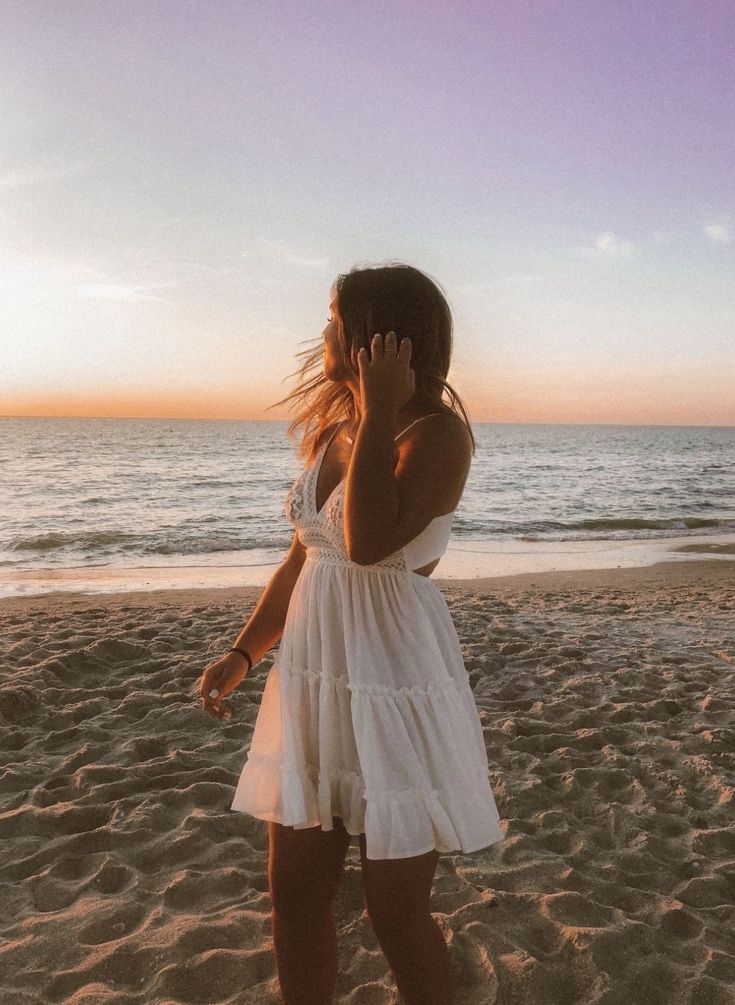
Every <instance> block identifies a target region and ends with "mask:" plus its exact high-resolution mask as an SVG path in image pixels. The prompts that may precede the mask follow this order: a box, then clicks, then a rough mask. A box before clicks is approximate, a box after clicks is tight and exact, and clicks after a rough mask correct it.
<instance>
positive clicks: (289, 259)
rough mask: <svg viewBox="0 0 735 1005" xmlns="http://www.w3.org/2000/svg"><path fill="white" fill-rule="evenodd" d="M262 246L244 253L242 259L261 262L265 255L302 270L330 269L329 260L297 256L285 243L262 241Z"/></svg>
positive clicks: (316, 256) (310, 256)
mask: <svg viewBox="0 0 735 1005" xmlns="http://www.w3.org/2000/svg"><path fill="white" fill-rule="evenodd" d="M262 245H263V249H258V250H255V249H254V250H253V251H250V252H244V253H243V256H242V257H243V258H255V259H258V260H262V258H263V257H264V256H266V255H267V256H268V257H270V258H271V259H275V260H276V261H277V262H285V263H286V264H287V265H298V266H300V267H301V268H303V269H316V270H317V271H319V272H322V271H324V270H325V269H329V268H330V264H329V259H328V258H326V257H325V256H323V255H303V254H299V253H298V252H297V251H296V250H295V249H294V248H292V247H291V246H290V245H289V244H287V243H286V242H285V241H264V242H262Z"/></svg>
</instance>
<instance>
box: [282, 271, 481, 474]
mask: <svg viewBox="0 0 735 1005" xmlns="http://www.w3.org/2000/svg"><path fill="white" fill-rule="evenodd" d="M335 294H336V295H337V306H338V312H337V314H336V316H338V318H339V326H338V327H339V340H340V344H341V346H342V351H343V353H344V355H345V358H346V359H350V358H351V357H350V353H351V351H352V349H353V348H354V349H355V350H356V351H357V350H358V349H360V348H361V347H362V346H367V347H369V345H370V342H371V340H372V337H373V335H374V334H375V333H376V332H381V333H382V334H385V333H386V332H389V331H391V330H393V331H395V333H396V336H397V341H398V343H399V344H400V341H401V338H403V337H404V336H408V337H409V338H410V339H411V366H412V367H413V369H414V371H415V373H416V395H417V396H420V397H421V398H422V399H423V400H424V401H426V403H427V404H428V405H431V406H433V407H435V408H439V409H441V410H442V411H443V410H446V411H450V412H453V413H454V414H455V415H457V416H458V417H459V418H460V419H461V420H462V421H463V422H464V423H465V425H466V426H467V429H468V431H469V434H470V438H471V440H472V453H473V456H474V453H475V438H474V436H473V435H472V427H471V425H470V420H469V418H468V416H467V412H466V410H465V407H464V405H463V404H462V401H461V399H460V397H459V395H458V394H457V392H456V391H455V390H454V388H453V387H452V386H451V385H450V384H449V383H447V380H446V376H447V373H448V372H449V362H450V359H451V355H452V312H451V311H450V309H449V304H448V303H447V300H446V297H445V296H444V293H443V292H442V290H441V289H440V287H439V285H438V283H436V282H435V281H434V280H432V279H430V278H429V277H428V276H427V275H425V273H423V272H421V271H420V270H419V269H415V268H413V266H411V265H406V264H404V263H403V262H391V263H390V264H388V265H379V266H372V267H368V268H358V267H357V266H355V267H354V268H352V269H351V270H350V271H349V272H346V273H341V274H340V275H339V276H338V277H337V279H336V280H335V281H334V283H333V284H332V289H331V295H332V297H334V296H335ZM308 341H312V340H308ZM297 356H302V357H304V361H303V363H302V365H301V367H300V368H299V370H298V371H297V375H298V377H299V384H298V385H297V387H296V388H295V389H294V390H293V391H292V392H291V393H290V394H288V395H287V396H286V397H285V398H281V400H280V401H277V402H275V403H274V404H273V405H270V406H269V408H275V406H276V405H282V404H285V403H286V402H290V401H298V402H299V403H300V407H299V410H298V411H297V413H296V415H295V417H294V419H293V421H292V422H291V425H290V426H289V427H288V436H289V437H290V438H293V437H294V435H295V431H296V429H297V428H298V426H300V425H304V427H305V432H304V435H303V437H302V439H301V443H300V445H299V448H298V451H297V456H298V457H306V462H307V464H308V463H310V462H311V461H312V459H313V458H314V456H315V454H316V452H317V450H318V448H319V443H320V441H321V437H322V434H323V433H324V431H325V430H326V429H327V428H328V427H331V426H332V425H333V424H334V422H336V421H338V420H340V419H348V420H350V421H352V420H354V418H355V417H356V413H357V409H356V407H355V402H354V398H353V396H352V391H351V390H350V388H349V387H348V386H347V385H346V384H343V383H341V382H338V381H333V380H330V379H329V378H328V377H325V375H324V373H323V371H322V362H323V356H324V346H323V343H322V339H321V336H320V337H319V344H318V345H317V346H316V347H315V348H307V349H303V350H302V351H300V352H298V353H297ZM312 369H318V373H317V374H316V375H315V376H313V377H311V378H309V377H308V373H309V371H310V370H312ZM445 391H446V392H447V394H448V395H449V402H445V401H443V395H444V392H445ZM460 413H461V414H460Z"/></svg>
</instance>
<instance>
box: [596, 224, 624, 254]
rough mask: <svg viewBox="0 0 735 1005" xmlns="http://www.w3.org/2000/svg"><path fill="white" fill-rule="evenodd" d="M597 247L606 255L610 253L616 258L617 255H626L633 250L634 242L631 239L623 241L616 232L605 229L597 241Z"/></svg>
mask: <svg viewBox="0 0 735 1005" xmlns="http://www.w3.org/2000/svg"><path fill="white" fill-rule="evenodd" d="M595 249H596V250H597V251H601V252H602V253H603V254H604V255H610V257H612V258H614V257H615V256H617V255H624V254H627V253H628V252H629V251H632V249H633V244H632V243H631V242H630V241H621V240H620V239H619V238H617V237H616V236H615V234H611V233H610V232H609V231H605V233H604V234H600V236H599V237H598V238H597V240H596V241H595Z"/></svg>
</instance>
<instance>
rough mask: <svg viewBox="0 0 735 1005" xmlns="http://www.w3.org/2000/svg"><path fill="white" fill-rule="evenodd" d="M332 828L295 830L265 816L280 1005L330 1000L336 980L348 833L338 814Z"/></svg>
mask: <svg viewBox="0 0 735 1005" xmlns="http://www.w3.org/2000/svg"><path fill="white" fill-rule="evenodd" d="M332 823H333V824H334V829H333V830H331V831H323V830H322V829H321V827H320V826H317V827H305V828H303V829H301V830H296V829H295V828H294V827H287V826H285V825H284V824H278V823H273V822H269V824H268V836H269V845H270V847H269V856H268V889H269V892H270V897H271V908H272V921H273V942H274V946H275V951H276V970H277V972H278V983H279V985H280V987H281V994H282V995H283V1001H284V1005H328V1003H330V1002H331V1001H332V1000H333V998H334V992H335V986H336V983H337V931H336V927H335V924H334V913H333V904H334V898H335V896H336V894H337V891H338V889H339V887H340V884H341V882H342V871H343V866H344V861H345V857H346V855H347V849H348V848H349V845H350V834H349V833H348V831H347V830H346V829H345V826H344V823H343V822H342V820H341V818H340V817H333V818H332Z"/></svg>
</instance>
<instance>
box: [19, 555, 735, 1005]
mask: <svg viewBox="0 0 735 1005" xmlns="http://www.w3.org/2000/svg"><path fill="white" fill-rule="evenodd" d="M436 582H437V583H438V584H439V585H440V586H441V587H442V589H443V591H444V594H445V596H446V598H447V603H448V605H449V608H450V610H451V612H452V615H453V617H454V620H455V624H456V626H457V630H458V633H459V636H460V640H461V643H462V648H463V653H464V656H465V663H466V667H467V670H468V673H469V676H470V681H471V684H472V687H473V690H474V693H475V698H476V701H477V706H478V710H479V714H480V716H481V720H482V724H483V729H484V733H485V738H486V743H487V750H488V756H489V760H490V764H491V767H492V768H493V773H492V780H493V788H494V791H495V794H496V800H497V803H498V808H499V810H500V813H501V817H502V818H503V820H502V825H503V828H504V830H505V832H506V838H505V840H503V841H501V842H499V843H498V844H495V845H492V846H490V847H489V848H487V849H485V850H481V851H478V852H473V853H470V854H467V855H463V854H459V853H453V854H442V856H441V858H440V860H439V865H438V868H437V872H436V878H435V883H434V889H433V892H432V902H431V908H432V912H433V914H434V917H435V918H436V919H437V921H438V922H439V924H440V926H441V928H442V930H443V932H444V933H445V936H446V937H447V940H448V942H449V946H450V952H451V956H452V965H453V970H454V979H455V986H456V989H457V1005H481V1003H482V1005H485V1003H499V1005H531V1003H533V1005H557V1003H558V1005H571V1003H575V1005H576V1003H592V1002H595V1003H604V1005H617V1003H620V1005H637V1003H641V1005H643V1003H645V1005H659V1003H660V1005H684V1003H687V1005H690V1003H691V1005H695V1003H702V1005H725V1003H728V1005H731V1003H735V662H734V661H735V618H734V617H733V614H734V610H735V566H734V565H733V564H732V562H731V561H723V560H721V559H719V560H714V559H713V560H705V561H692V560H688V561H682V562H666V563H661V564H658V565H653V566H650V567H645V568H632V569H631V568H624V569H616V570H603V571H596V570H585V571H581V572H576V573H575V572H569V571H567V572H552V573H530V574H527V575H522V576H509V577H503V578H494V579H487V580H467V581H457V580H451V581H442V580H441V579H437V580H436ZM260 593H261V588H246V589H243V588H241V589H227V590H218V589H205V590H185V591H181V590H168V591H156V592H140V593H125V594H114V595H94V596H88V595H84V594H60V593H57V594H49V595H46V596H42V597H36V598H34V597H22V598H11V599H6V600H3V601H2V602H0V626H1V628H2V632H1V634H0V646H1V647H2V661H1V664H0V665H1V667H2V677H1V680H0V737H1V740H0V745H1V746H2V755H3V764H2V775H1V779H0V801H1V802H0V837H2V846H3V856H2V860H1V862H0V935H1V936H2V941H1V942H0V988H2V994H0V1001H2V1005H20V1003H31V1002H34V1003H35V1002H63V1003H65V1005H66V1003H69V1005H93V1003H95V1005H96V1003H124V1005H132V1003H160V1005H178V1003H181V1005H184V1003H186V1005H188V1003H214V1002H228V1003H238V1005H244V1003H277V1002H280V1001H281V998H280V994H279V991H278V984H277V981H276V971H275V960H274V956H273V947H272V941H271V930H270V901H269V897H268V889H267V876H266V864H267V850H268V844H267V824H265V823H264V822H262V821H259V820H255V819H254V818H252V817H249V816H247V815H246V814H241V813H236V812H233V811H230V810H229V804H230V801H231V798H232V793H233V791H234V786H235V783H236V779H237V776H238V774H239V771H240V769H241V767H242V764H243V762H244V759H245V753H246V750H247V746H248V744H249V739H250V736H251V733H252V727H253V723H254V721H255V715H256V712H257V708H258V703H259V700H260V696H261V694H262V688H263V683H264V680H265V677H266V674H267V672H268V670H269V668H270V666H271V664H272V660H273V654H274V653H275V648H274V649H273V650H272V651H271V653H270V654H269V656H267V657H266V658H265V659H264V660H263V661H262V662H261V663H260V664H258V665H257V666H256V667H254V668H253V671H252V672H251V674H250V675H249V676H248V677H247V678H246V680H245V681H244V682H243V684H242V685H241V687H240V689H239V690H238V692H236V695H235V696H234V698H233V699H232V706H233V708H234V714H233V717H232V720H231V721H229V722H228V723H221V722H218V721H217V720H215V719H213V718H211V717H209V716H207V715H206V714H205V713H204V712H203V711H202V710H201V709H200V708H199V707H198V705H197V704H196V702H195V701H194V700H193V699H192V696H191V689H192V686H193V685H194V683H195V681H196V678H197V677H198V675H199V673H200V672H201V670H202V669H203V668H204V667H205V666H206V665H207V663H209V662H211V661H212V660H213V659H214V658H215V657H216V656H217V655H219V653H221V652H222V651H223V650H224V649H226V648H227V647H228V646H229V645H231V644H232V641H233V640H234V638H235V637H236V635H237V633H238V632H239V630H240V628H241V626H242V624H243V621H244V620H246V618H247V616H248V615H249V613H250V612H251V611H252V609H253V608H254V606H255V603H256V600H257V598H258V597H259V596H260ZM336 919H337V928H338V938H339V954H340V960H339V962H340V970H339V977H338V983H337V996H336V999H335V1000H336V1001H337V1002H339V1003H350V1005H358V1003H359V1005H383V1003H397V1002H398V1001H399V998H398V995H397V993H396V990H395V985H394V982H393V979H392V977H391V975H390V972H389V970H388V966H387V963H386V961H385V958H384V956H383V954H382V952H381V950H380V948H379V946H378V943H377V941H376V939H375V936H374V934H373V932H372V929H371V927H370V923H369V920H368V918H367V915H366V913H365V910H364V903H363V899H362V879H361V872H360V859H359V851H358V848H357V839H356V838H355V839H353V844H352V846H351V847H350V849H349V852H348V857H347V862H346V865H345V875H344V883H343V886H342V888H341V890H340V892H339V894H338V898H337V903H336Z"/></svg>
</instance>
